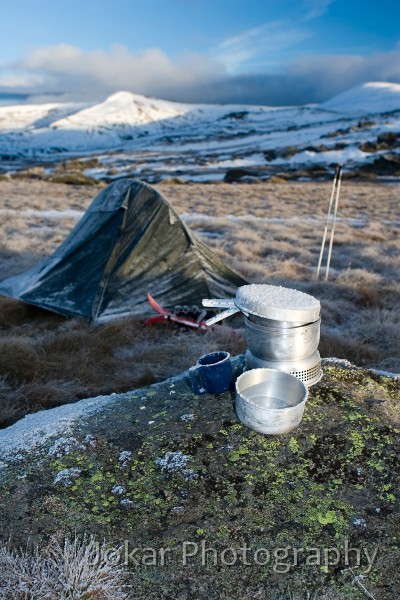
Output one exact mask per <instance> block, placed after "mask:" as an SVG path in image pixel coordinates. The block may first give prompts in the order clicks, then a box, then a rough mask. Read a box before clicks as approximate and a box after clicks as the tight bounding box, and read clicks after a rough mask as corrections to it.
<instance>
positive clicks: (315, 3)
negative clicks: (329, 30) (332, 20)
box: [303, 0, 335, 21]
mask: <svg viewBox="0 0 400 600" xmlns="http://www.w3.org/2000/svg"><path fill="white" fill-rule="evenodd" d="M334 1H335V0H304V4H303V7H304V9H305V10H306V13H305V15H304V16H303V20H304V21H311V20H312V19H317V18H318V17H321V16H322V15H324V14H325V13H326V12H327V10H328V8H329V6H330V5H331V4H332V3H333V2H334Z"/></svg>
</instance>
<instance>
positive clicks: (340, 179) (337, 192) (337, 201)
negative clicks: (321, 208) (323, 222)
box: [325, 165, 342, 281]
mask: <svg viewBox="0 0 400 600" xmlns="http://www.w3.org/2000/svg"><path fill="white" fill-rule="evenodd" d="M341 181H342V165H338V176H337V187H336V197H335V208H334V213H333V222H332V229H331V237H330V240H329V251H328V259H327V261H326V271H325V281H328V276H329V265H330V263H331V254H332V245H333V235H334V233H335V225H336V215H337V209H338V205H339V194H340V183H341Z"/></svg>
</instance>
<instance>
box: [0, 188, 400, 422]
mask: <svg viewBox="0 0 400 600" xmlns="http://www.w3.org/2000/svg"><path fill="white" fill-rule="evenodd" d="M158 188H159V189H160V191H161V192H162V193H163V194H164V196H165V197H166V198H167V199H168V200H170V201H171V202H172V204H173V206H174V207H175V209H176V210H177V211H178V213H180V214H185V215H192V216H191V217H185V218H187V222H188V225H189V226H190V227H191V229H192V230H194V231H195V232H196V231H197V232H199V235H201V236H202V238H203V239H204V240H205V241H206V243H207V244H208V245H209V246H210V247H211V248H213V250H214V251H215V252H216V253H217V254H219V255H220V256H221V257H222V258H224V260H225V261H226V262H227V263H229V264H230V265H231V266H233V267H234V268H236V269H237V270H238V271H240V272H241V273H242V274H243V275H244V276H245V277H246V278H248V279H249V280H250V281H252V282H257V283H270V284H277V285H285V286H288V287H295V288H297V289H301V290H303V291H306V292H309V293H310V294H313V295H314V296H316V297H318V298H319V299H320V300H321V304H322V326H321V334H322V337H321V344H320V351H321V354H322V356H337V357H340V358H347V359H348V360H350V361H352V362H355V363H356V364H360V365H364V366H369V367H376V368H381V369H385V370H390V371H397V372H398V371H400V358H399V347H400V328H399V326H400V310H399V306H398V298H399V291H400V284H399V280H398V273H399V256H400V243H399V236H398V230H399V221H400V215H399V210H398V193H397V190H398V186H397V185H383V184H381V185H378V184H370V183H351V182H344V183H343V184H342V192H341V198H340V204H339V212H338V217H339V219H338V222H337V226H336V233H335V240H334V246H333V254H332V261H331V273H330V277H329V281H328V282H325V281H324V280H323V277H322V278H321V279H322V280H320V281H315V279H314V275H315V270H316V266H317V263H318V255H319V248H320V244H321V239H322V231H323V227H324V224H325V218H326V211H327V207H328V200H329V195H330V184H329V183H285V184H282V183H281V184H279V185H272V184H268V183H265V184H254V185H245V184H241V185H227V184H218V185H167V184H160V185H159V186H158ZM95 193H97V192H96V191H94V190H93V188H89V187H87V186H67V185H57V184H54V183H45V182H42V181H32V180H30V181H23V180H14V181H2V182H0V222H1V223H2V225H3V228H2V234H1V236H0V278H2V277H5V276H8V275H12V274H16V273H18V272H22V271H23V270H25V269H27V268H28V267H30V266H32V265H33V264H35V263H36V262H37V261H38V260H39V259H40V258H41V257H43V256H44V255H47V254H50V253H51V252H53V251H54V250H55V248H56V247H57V246H58V245H59V243H60V241H62V239H64V237H65V236H66V235H67V233H68V232H69V231H70V230H71V229H72V227H73V226H74V225H75V222H76V221H75V220H74V219H73V218H65V217H64V218H63V219H54V218H47V217H41V216H38V215H36V216H35V217H30V216H28V215H25V216H24V214H23V213H21V212H20V211H25V210H27V209H35V210H49V209H53V210H54V209H55V210H66V209H74V210H85V209H86V208H87V206H88V205H89V203H90V202H91V200H92V199H93V197H94V195H95ZM4 209H7V210H8V211H9V212H8V213H7V214H6V213H5V211H4ZM10 211H11V212H10ZM12 211H15V212H12ZM193 213H195V214H194V215H193ZM242 326H243V324H242V320H241V318H240V317H235V318H234V319H231V320H230V321H227V322H224V323H222V324H221V325H216V326H214V327H213V328H212V329H211V330H210V331H209V332H207V333H204V332H198V331H192V330H188V329H182V328H179V327H177V326H174V325H170V324H168V323H161V324H158V325H152V326H146V327H145V326H143V319H142V318H140V317H132V318H129V319H125V320H123V321H118V322H114V323H108V324H104V325H98V326H96V327H90V326H89V325H88V324H87V323H86V322H84V321H82V320H80V319H66V318H63V317H60V316H57V315H53V314H51V313H48V312H46V311H41V310H39V309H36V308H34V307H29V306H27V305H24V304H22V303H20V302H17V301H13V300H9V299H6V298H0V330H1V338H0V377H1V378H2V379H1V382H2V384H1V385H0V402H1V406H0V423H2V424H3V426H4V425H7V424H9V423H11V422H12V421H14V420H15V419H17V418H19V417H20V416H21V415H22V414H24V413H25V412H29V411H33V410H38V409H40V408H49V407H51V406H55V405H58V404H63V403H65V402H73V401H75V400H77V399H80V398H84V397H88V396H92V395H98V394H109V393H112V392H119V391H127V390H129V389H132V388H135V387H138V386H141V385H146V384H149V383H152V382H154V381H159V380H162V379H165V378H166V377H169V376H172V375H174V374H176V373H179V372H181V371H182V370H184V369H186V368H188V367H189V366H190V365H192V364H194V363H195V362H196V359H197V357H198V356H200V355H201V354H203V353H205V352H208V351H212V350H216V349H225V350H228V351H230V352H231V353H232V354H237V353H240V352H243V351H244V349H245V341H244V333H243V329H242Z"/></svg>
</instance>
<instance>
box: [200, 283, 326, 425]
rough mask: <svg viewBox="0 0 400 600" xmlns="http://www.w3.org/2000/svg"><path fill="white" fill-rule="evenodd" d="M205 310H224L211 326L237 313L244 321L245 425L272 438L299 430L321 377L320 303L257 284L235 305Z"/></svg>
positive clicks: (239, 389) (211, 302)
mask: <svg viewBox="0 0 400 600" xmlns="http://www.w3.org/2000/svg"><path fill="white" fill-rule="evenodd" d="M203 306H205V307H207V308H222V309H225V310H224V311H223V312H221V313H219V314H217V315H216V316H215V317H212V318H211V319H208V321H206V324H207V325H212V324H213V323H216V322H218V321H220V320H222V319H225V318H227V317H229V316H231V315H233V314H235V313H238V312H241V313H242V314H243V316H244V326H245V336H246V342H247V350H246V366H245V369H246V370H245V372H244V373H243V374H242V375H241V376H240V377H239V378H238V379H237V380H236V384H235V385H236V394H235V410H236V414H237V416H238V418H239V419H240V421H242V422H243V423H244V424H245V425H247V426H248V427H251V428H252V429H255V430H256V431H260V432H262V433H270V434H277V433H285V432H287V431H291V430H292V429H294V428H295V427H297V425H298V424H299V423H300V421H301V418H302V415H303V410H304V405H305V402H306V400H307V397H308V387H309V386H311V385H313V384H315V383H317V382H318V381H319V380H320V379H321V377H322V370H321V357H320V355H319V352H318V344H319V340H320V323H321V319H320V309H321V307H320V302H319V301H318V300H317V299H316V298H314V297H313V296H310V295H309V294H305V293H304V292H300V291H298V290H294V289H290V288H284V287H282V286H273V285H256V284H252V285H245V286H241V287H240V288H238V290H237V292H236V297H235V298H232V299H204V300H203Z"/></svg>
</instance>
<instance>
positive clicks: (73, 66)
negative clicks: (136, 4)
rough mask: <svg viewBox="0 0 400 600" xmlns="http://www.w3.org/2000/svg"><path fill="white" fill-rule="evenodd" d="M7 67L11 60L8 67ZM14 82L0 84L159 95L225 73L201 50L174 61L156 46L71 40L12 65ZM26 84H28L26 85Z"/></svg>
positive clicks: (42, 89)
mask: <svg viewBox="0 0 400 600" xmlns="http://www.w3.org/2000/svg"><path fill="white" fill-rule="evenodd" d="M7 69H8V71H9V70H10V66H9V65H8V67H7ZM13 73H14V77H15V80H14V83H13V80H12V79H11V78H10V76H8V78H4V80H3V82H1V80H0V86H3V87H14V86H15V85H18V82H19V83H20V85H22V84H24V87H27V86H29V85H30V87H31V88H32V91H33V92H34V93H36V94H39V93H44V92H49V91H53V92H54V91H57V92H67V93H71V92H72V93H74V92H82V93H84V92H87V90H88V89H90V90H92V95H93V96H96V95H98V94H99V93H108V92H110V93H111V92H113V91H116V90H128V91H132V92H137V93H142V94H148V95H162V94H163V93H164V92H165V91H166V90H167V91H170V92H171V91H173V90H177V89H181V88H182V87H190V86H191V85H198V84H201V83H203V82H209V81H210V80H212V79H213V78H217V77H218V78H219V77H221V76H223V75H224V73H225V67H224V66H223V65H222V64H220V63H218V62H217V61H216V60H215V59H212V58H209V57H206V56H202V55H196V54H191V55H186V56H183V57H182V58H181V59H180V60H179V61H176V62H173V61H172V60H171V59H170V58H169V57H168V56H167V55H166V54H164V53H163V52H162V51H161V50H159V49H158V48H150V49H147V50H145V51H144V52H142V53H141V54H132V53H130V52H129V51H128V50H127V49H126V48H125V47H124V46H121V45H116V46H113V47H112V48H111V50H109V51H104V50H96V51H92V52H84V51H82V50H80V49H79V48H76V47H74V46H70V45H66V44H60V45H57V46H51V47H47V48H39V49H37V50H35V51H34V52H32V53H31V54H29V55H28V56H27V57H26V58H25V59H23V60H21V61H19V62H18V63H15V64H14V65H13ZM25 84H26V85H25Z"/></svg>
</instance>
